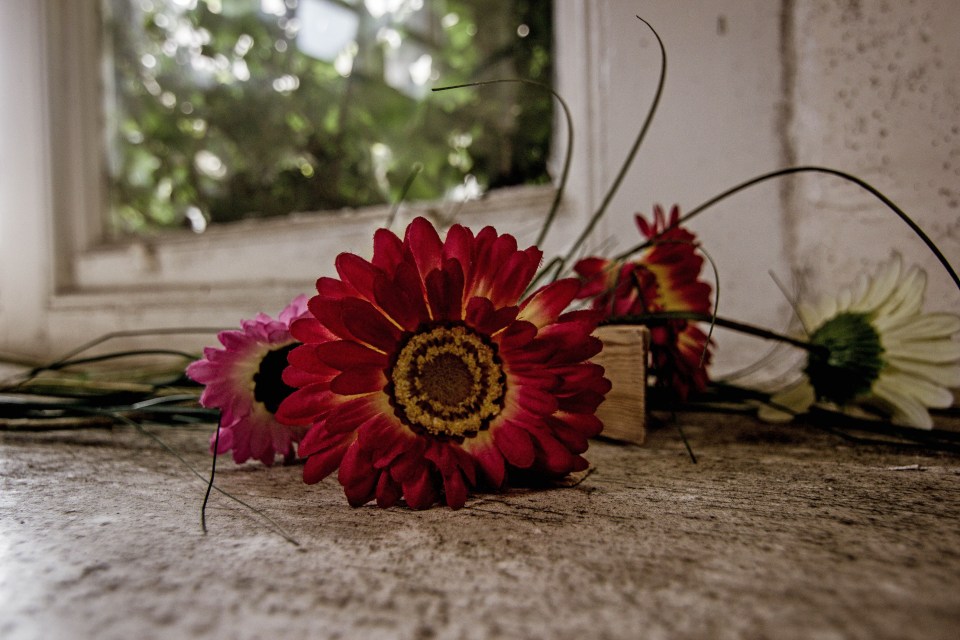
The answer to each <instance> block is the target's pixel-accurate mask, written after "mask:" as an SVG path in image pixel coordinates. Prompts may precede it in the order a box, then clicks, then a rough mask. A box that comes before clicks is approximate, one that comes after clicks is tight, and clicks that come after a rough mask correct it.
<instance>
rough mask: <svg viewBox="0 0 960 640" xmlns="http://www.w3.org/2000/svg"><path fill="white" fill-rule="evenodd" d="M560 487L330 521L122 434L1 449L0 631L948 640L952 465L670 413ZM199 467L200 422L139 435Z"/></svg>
mask: <svg viewBox="0 0 960 640" xmlns="http://www.w3.org/2000/svg"><path fill="white" fill-rule="evenodd" d="M681 420H682V421H683V422H684V423H685V424H687V427H686V432H687V435H688V437H689V438H690V441H691V444H692V446H693V447H694V450H695V451H696V453H697V454H698V456H699V464H696V465H694V464H691V462H690V459H689V458H688V457H687V455H686V453H685V451H684V449H683V446H682V443H681V441H680V439H679V438H678V436H677V432H676V430H674V429H672V428H668V429H663V430H661V431H658V432H655V433H654V434H653V435H652V437H651V439H650V442H649V444H648V445H647V446H645V447H642V448H640V447H632V446H619V445H614V444H610V443H595V444H594V445H593V446H592V447H591V450H590V452H589V454H588V457H589V459H590V460H591V462H592V463H593V464H594V466H595V469H594V471H593V473H592V474H591V475H589V476H588V477H587V478H586V479H585V480H584V481H583V482H582V483H580V484H579V485H577V486H575V487H573V488H557V489H548V490H519V491H515V492H512V493H510V494H507V495H492V496H483V497H479V498H474V499H472V500H470V501H468V503H467V506H466V508H465V509H463V510H462V511H457V512H454V511H450V510H449V509H446V508H435V509H433V510H430V511H427V512H412V511H408V510H406V509H403V508H393V509H389V510H380V509H378V508H376V507H373V506H370V507H365V508H361V509H351V508H350V507H348V506H347V505H346V502H345V500H344V498H343V496H342V493H341V491H340V489H339V487H338V486H337V485H336V484H335V483H334V482H331V481H329V480H328V481H326V482H324V483H321V484H320V485H316V486H312V487H308V486H305V485H303V484H302V483H301V482H300V479H299V475H300V471H301V469H300V468H299V467H296V466H292V467H283V466H281V467H277V468H273V469H269V470H268V469H264V468H262V467H260V466H258V465H253V464H251V465H249V466H242V467H236V466H233V465H232V463H225V464H223V465H222V467H221V471H220V473H219V484H220V485H221V486H222V487H223V488H225V489H227V490H228V491H231V492H233V493H234V494H236V495H237V496H238V497H240V498H242V499H243V500H246V501H247V502H249V503H250V504H252V505H254V506H256V507H259V508H261V509H263V510H264V511H266V512H267V513H268V514H269V515H270V516H272V517H273V518H275V519H276V520H277V521H278V522H279V523H281V524H282V526H283V527H285V528H286V529H287V530H288V531H289V532H290V534H291V535H292V536H293V537H295V538H296V539H297V540H298V541H299V543H300V544H299V546H294V545H293V544H291V543H290V542H288V541H286V540H285V539H284V538H283V537H281V536H280V535H278V534H277V533H276V532H275V531H274V530H273V529H272V528H271V527H270V525H269V524H267V523H265V522H264V521H263V520H261V519H260V518H258V517H257V516H255V515H253V514H251V513H250V512H249V511H247V510H245V509H243V508H242V507H239V506H237V505H236V504H235V503H232V502H230V501H228V500H227V499H225V498H224V497H223V496H219V495H216V494H214V497H213V499H212V504H211V507H210V509H209V511H208V525H209V533H208V534H207V535H203V534H202V533H201V530H200V525H199V507H200V503H201V501H202V498H203V490H204V487H203V485H202V483H201V482H200V481H199V480H198V479H197V478H195V477H194V476H192V475H191V474H190V473H189V472H188V471H187V470H186V469H185V468H184V466H183V465H182V464H181V463H180V462H178V461H177V460H176V459H175V458H173V457H172V456H171V455H170V454H168V453H166V452H164V451H163V450H162V449H160V448H159V447H158V446H157V445H156V444H155V443H153V442H152V441H150V440H149V439H147V438H145V437H144V436H142V435H139V434H137V433H136V432H135V431H133V430H132V429H129V428H117V429H114V430H112V431H110V430H93V429H90V430H82V431H77V432H72V433H69V432H63V431H59V432H47V433H33V434H28V433H10V432H6V433H2V434H0V486H2V493H0V637H2V638H5V639H7V640H13V639H21V638H44V639H57V638H81V639H83V638H104V639H110V638H143V639H148V638H192V637H204V638H231V639H232V638H255V637H282V638H285V637H291V638H292V637H310V638H364V639H366V638H557V639H564V638H734V637H739V638H822V639H830V638H871V639H872V638H952V639H956V638H957V637H958V634H960V459H958V458H957V457H951V456H947V455H937V454H924V453H916V452H908V451H904V450H898V449H893V448H886V447H881V448H877V447H871V446H852V445H850V444H848V443H845V442H844V441H843V440H841V439H839V438H837V437H835V436H832V435H827V434H824V433H823V432H820V431H818V430H814V429H811V428H796V427H767V426H760V425H756V424H753V423H751V422H748V421H744V420H743V419H734V418H728V417H724V416H713V417H708V418H705V417H703V416H687V417H682V418H681ZM153 431H155V432H162V437H163V438H164V440H165V441H166V442H168V443H169V444H170V445H171V446H172V447H173V448H175V449H176V450H178V451H180V452H182V453H183V454H184V455H185V456H186V458H187V459H188V460H189V461H190V462H191V463H192V464H194V465H196V466H197V467H199V468H202V469H205V468H206V466H207V464H208V459H207V457H206V456H205V455H204V450H205V441H206V438H207V430H206V429H198V428H193V427H191V428H177V429H175V430H173V429H171V428H169V427H153Z"/></svg>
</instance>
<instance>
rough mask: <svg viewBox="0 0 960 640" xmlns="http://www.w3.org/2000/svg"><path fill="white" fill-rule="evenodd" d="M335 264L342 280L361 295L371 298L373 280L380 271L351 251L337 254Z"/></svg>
mask: <svg viewBox="0 0 960 640" xmlns="http://www.w3.org/2000/svg"><path fill="white" fill-rule="evenodd" d="M335 265H336V268H337V273H338V274H340V279H341V280H343V282H345V283H346V284H348V285H350V286H351V287H353V288H354V289H355V290H356V291H357V292H358V293H359V294H360V296H361V297H363V298H365V299H367V300H373V281H374V280H375V279H376V277H377V276H378V275H380V274H381V273H382V271H380V270H379V269H377V268H376V267H375V266H373V265H372V264H370V263H369V262H367V261H366V260H364V259H363V258H361V257H360V256H358V255H354V254H352V253H341V254H340V255H338V256H337V260H336V263H335Z"/></svg>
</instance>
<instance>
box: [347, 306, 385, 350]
mask: <svg viewBox="0 0 960 640" xmlns="http://www.w3.org/2000/svg"><path fill="white" fill-rule="evenodd" d="M341 304H342V312H341V314H342V318H343V324H344V326H345V327H346V328H347V329H348V330H349V331H350V333H351V334H353V335H354V336H355V337H356V339H357V340H359V341H360V342H365V343H367V344H368V345H370V346H372V347H374V348H376V349H380V350H381V351H383V352H384V353H391V352H392V351H393V350H395V349H396V347H397V342H398V341H399V339H400V330H399V329H397V327H396V326H394V325H393V323H391V322H390V321H389V320H387V319H386V318H384V317H383V315H381V313H380V312H379V311H377V309H376V307H374V306H373V305H372V304H370V303H369V302H367V301H366V300H360V299H359V298H345V299H344V300H343V301H342V303H341Z"/></svg>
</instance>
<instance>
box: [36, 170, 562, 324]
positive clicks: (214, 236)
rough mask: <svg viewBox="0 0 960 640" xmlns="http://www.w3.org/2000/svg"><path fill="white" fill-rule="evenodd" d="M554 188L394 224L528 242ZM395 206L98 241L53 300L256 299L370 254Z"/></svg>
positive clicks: (500, 192) (426, 212) (501, 195)
mask: <svg viewBox="0 0 960 640" xmlns="http://www.w3.org/2000/svg"><path fill="white" fill-rule="evenodd" d="M555 194H556V189H555V188H554V187H553V186H551V185H546V186H522V187H511V188H506V189H497V190H495V191H491V192H490V193H489V194H488V195H487V196H485V197H484V198H482V199H479V200H475V201H470V202H466V203H463V204H462V205H456V204H451V203H415V204H411V205H404V207H403V209H402V211H401V213H400V215H399V216H398V219H397V220H396V221H395V223H394V225H393V228H394V230H395V231H398V232H399V233H402V229H403V228H404V227H405V225H406V223H407V222H408V221H409V220H410V219H412V218H413V217H414V216H417V215H423V216H426V217H428V218H430V219H431V220H432V221H433V222H434V223H435V224H437V225H438V226H446V225H447V224H450V223H452V222H453V221H454V220H455V221H458V222H462V223H464V224H466V225H469V226H473V227H479V226H481V225H494V226H496V227H497V228H498V230H500V231H502V232H509V233H513V234H514V235H516V236H517V238H518V240H519V241H520V242H521V244H522V243H523V242H527V243H528V244H532V243H533V241H534V239H535V236H536V233H537V232H538V231H539V229H540V226H541V224H542V220H543V218H544V216H546V214H547V212H548V211H549V209H550V205H551V204H552V202H553V198H554V196H555ZM390 212H391V207H390V206H375V207H367V208H363V209H350V210H343V211H338V212H327V213H318V214H294V215H290V216H285V217H283V218H272V219H264V220H249V221H242V222H238V223H232V224H226V225H221V226H214V227H211V228H210V229H209V230H208V231H206V232H205V233H203V234H199V235H198V234H193V233H190V232H188V231H172V232H167V233H163V234H159V235H156V236H152V237H144V238H141V239H135V240H127V241H123V242H119V243H116V244H112V245H104V246H99V247H96V248H93V249H90V250H87V251H85V252H83V253H81V254H80V256H78V259H77V261H76V266H75V269H76V271H75V277H74V281H75V285H74V286H73V287H70V288H68V289H66V290H64V291H62V292H61V293H59V294H58V295H57V296H55V301H54V303H53V304H54V307H55V308H58V307H63V306H64V305H66V306H76V305H77V304H81V305H82V304H84V303H85V302H84V301H85V300H89V301H90V303H92V304H99V303H100V302H101V301H102V297H103V296H107V295H110V294H115V293H125V294H131V295H134V296H135V297H138V295H139V294H142V295H144V296H145V297H146V298H147V299H146V300H145V301H138V302H137V304H144V303H145V304H169V302H170V300H171V299H177V298H181V297H183V296H195V295H197V294H198V293H202V294H203V295H204V296H207V295H208V294H210V295H215V296H219V295H225V296H227V298H230V297H232V296H233V295H235V293H234V294H231V293H230V290H231V289H234V290H236V291H237V292H239V291H240V290H242V291H244V292H245V294H244V295H246V296H249V295H250V289H251V288H254V289H262V288H269V289H271V290H274V289H276V288H278V287H279V288H284V287H286V288H290V289H296V288H297V287H301V288H302V287H303V286H304V285H308V286H311V287H312V284H313V282H314V281H315V280H316V278H317V277H318V276H321V275H331V274H332V273H333V261H334V258H335V256H336V255H337V254H339V253H341V252H344V251H348V252H353V253H357V254H358V255H362V256H368V255H369V254H370V252H371V250H372V238H373V233H374V231H375V230H376V229H377V228H379V227H382V226H383V225H384V224H386V222H387V221H388V219H389V217H390ZM238 264H242V265H243V269H242V271H241V270H239V269H237V268H236V265H238ZM145 290H149V291H148V292H147V293H143V292H144V291H145ZM154 298H155V300H153V299H154ZM151 300H153V302H151ZM197 301H198V302H200V303H203V302H204V300H203V299H198V300H197Z"/></svg>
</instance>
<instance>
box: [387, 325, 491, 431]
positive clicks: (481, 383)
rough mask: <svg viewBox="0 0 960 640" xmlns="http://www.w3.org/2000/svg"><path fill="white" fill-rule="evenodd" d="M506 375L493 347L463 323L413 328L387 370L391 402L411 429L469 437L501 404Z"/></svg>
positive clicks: (488, 421)
mask: <svg viewBox="0 0 960 640" xmlns="http://www.w3.org/2000/svg"><path fill="white" fill-rule="evenodd" d="M505 378H506V376H505V375H504V373H503V368H502V366H501V365H500V361H499V359H498V358H497V354H496V352H495V351H494V348H493V347H492V346H491V345H490V344H488V343H487V342H486V341H485V340H484V339H483V338H481V337H480V336H479V335H477V334H476V333H474V332H473V331H471V330H470V329H467V328H466V327H463V326H460V325H455V326H437V327H433V328H431V329H428V330H426V331H423V332H421V333H417V334H414V335H413V336H412V337H411V338H410V339H409V340H408V341H407V343H406V344H405V345H404V347H403V349H401V350H400V354H399V355H398V356H397V362H396V364H395V365H394V366H393V370H392V371H391V373H390V379H391V382H392V383H393V384H392V387H393V400H394V407H395V408H396V410H397V414H398V415H399V416H400V418H401V419H403V420H404V421H405V422H406V423H407V424H409V425H410V426H411V427H412V428H413V429H414V430H417V431H421V432H426V433H429V434H432V435H434V436H447V437H453V438H463V437H470V436H474V435H476V434H477V432H479V431H481V430H483V429H486V428H487V426H488V425H489V423H490V420H491V419H492V418H494V417H496V416H497V415H498V414H499V413H500V411H501V409H502V408H503V396H504V392H505V385H504V380H505Z"/></svg>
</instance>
